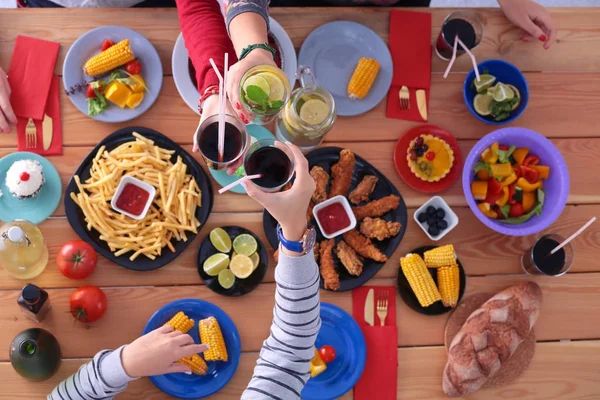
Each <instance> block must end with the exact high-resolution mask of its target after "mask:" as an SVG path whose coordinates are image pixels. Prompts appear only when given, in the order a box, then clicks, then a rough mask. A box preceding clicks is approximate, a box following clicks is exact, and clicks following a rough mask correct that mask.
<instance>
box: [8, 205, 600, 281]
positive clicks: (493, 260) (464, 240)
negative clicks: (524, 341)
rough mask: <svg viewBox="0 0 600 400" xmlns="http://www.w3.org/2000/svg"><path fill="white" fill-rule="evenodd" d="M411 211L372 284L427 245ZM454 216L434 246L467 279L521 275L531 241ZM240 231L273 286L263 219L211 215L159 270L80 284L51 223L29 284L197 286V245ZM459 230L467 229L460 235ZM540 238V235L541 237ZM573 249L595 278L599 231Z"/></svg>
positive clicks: (574, 213) (63, 225) (580, 217)
mask: <svg viewBox="0 0 600 400" xmlns="http://www.w3.org/2000/svg"><path fill="white" fill-rule="evenodd" d="M414 211H415V209H410V210H409V218H410V222H409V223H410V226H409V228H408V230H407V232H406V235H405V236H404V238H403V239H402V243H401V245H400V247H399V248H398V250H397V251H396V252H395V253H394V255H393V256H392V258H391V259H390V261H388V262H387V263H386V265H385V266H384V267H383V268H382V269H381V270H380V271H379V273H377V275H376V276H375V277H376V278H395V277H396V274H397V271H398V262H399V259H400V257H402V256H403V255H404V254H405V253H406V252H408V251H410V250H411V249H414V248H416V247H419V246H422V245H423V244H425V243H429V242H430V241H429V239H427V237H426V235H425V233H424V232H422V231H421V230H420V229H418V228H417V226H416V224H415V222H414V221H413V220H412V214H413V213H414ZM454 211H455V212H456V214H457V215H458V217H459V219H460V226H459V228H458V229H456V230H454V231H453V232H451V233H450V234H448V236H446V237H445V238H444V239H443V240H442V241H440V242H439V244H445V243H453V244H454V245H455V247H456V249H457V251H458V255H459V257H460V260H461V262H462V263H463V265H464V268H465V271H466V273H467V275H470V276H473V275H498V274H520V273H522V269H521V264H520V257H521V254H523V252H524V251H525V250H527V249H528V248H529V247H530V246H532V245H533V242H534V241H535V239H536V238H537V235H536V236H529V237H524V238H522V237H508V236H502V235H500V234H497V233H495V232H493V231H491V230H489V229H488V228H486V227H485V226H484V225H483V224H481V223H480V222H479V221H477V219H476V217H475V215H474V214H473V213H472V212H471V210H470V209H468V208H465V207H459V208H455V209H454ZM590 215H600V206H597V205H594V206H577V207H575V206H567V208H566V209H565V211H564V212H563V213H562V215H561V216H560V218H559V219H558V221H557V222H556V223H554V224H553V225H552V226H551V227H550V228H549V229H547V230H546V231H545V232H544V233H546V232H553V233H559V234H562V235H563V236H565V237H567V236H569V234H570V233H571V232H574V231H576V230H577V229H578V228H579V227H580V226H581V225H583V224H584V223H585V222H586V221H587V220H588V219H589V216H590ZM233 218H235V224H237V225H240V226H243V227H245V228H247V229H250V230H251V231H253V232H254V233H255V234H256V235H257V236H258V237H259V238H260V239H261V241H262V242H263V243H264V244H265V246H267V248H268V251H267V252H268V254H269V257H270V258H269V270H268V272H267V275H266V276H265V279H264V282H266V283H268V282H271V283H272V282H273V281H274V279H273V270H274V268H275V262H274V260H273V259H272V258H271V248H270V246H269V244H268V242H267V240H266V238H265V236H264V233H263V225H262V213H237V214H235V217H232V214H226V213H215V214H213V215H211V217H210V218H209V220H208V223H207V226H206V227H205V228H204V229H202V230H201V231H200V234H199V235H198V236H197V237H196V239H195V240H194V242H193V243H192V244H190V246H189V247H188V248H187V249H186V250H185V251H184V252H183V254H181V256H179V258H177V260H176V261H174V262H172V263H170V264H169V265H168V266H165V267H164V268H161V269H158V270H156V271H152V272H149V273H144V272H138V271H130V270H126V269H124V268H122V267H119V266H118V265H116V264H114V263H112V262H110V261H108V260H107V259H105V258H104V257H100V258H99V262H98V267H97V268H96V271H94V273H93V274H92V275H91V276H90V277H89V278H88V279H86V280H84V281H74V280H71V279H67V278H65V277H64V276H63V275H62V274H61V273H60V272H59V271H58V269H57V267H56V263H55V261H54V260H56V255H57V254H58V251H59V250H60V248H61V246H62V245H63V244H64V243H65V242H66V241H67V240H72V239H77V238H78V237H77V235H76V234H75V232H74V231H73V230H72V229H71V228H70V227H69V225H68V222H67V221H66V220H65V219H52V220H48V221H45V222H44V223H42V224H41V225H40V228H41V229H42V232H43V233H44V235H45V236H46V240H47V245H48V249H49V251H50V261H49V264H48V267H47V268H46V271H44V273H43V274H41V275H40V276H38V277H37V278H35V279H33V280H32V282H33V283H35V284H37V285H39V286H41V287H44V288H67V287H78V286H81V285H83V284H91V285H97V286H167V285H190V284H192V285H196V284H201V283H202V281H201V280H200V277H199V275H198V273H197V271H196V254H197V251H198V247H199V246H200V242H201V241H202V239H203V238H204V237H205V236H206V235H208V233H209V232H210V230H211V229H213V228H215V227H218V226H224V225H227V224H232V219H233ZM461 227H463V228H464V227H469V229H463V228H461ZM541 234H542V233H540V235H541ZM573 245H574V246H575V261H574V263H573V266H572V269H571V272H600V265H599V264H598V262H597V258H598V254H599V251H600V228H598V227H596V226H592V227H590V229H588V230H587V231H586V232H584V233H583V234H582V235H581V236H579V237H578V238H577V241H576V242H574V244H573ZM22 286H23V281H20V280H17V279H13V278H11V277H10V276H8V274H0V289H20V288H21V287H22Z"/></svg>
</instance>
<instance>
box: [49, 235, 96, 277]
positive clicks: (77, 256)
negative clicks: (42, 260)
mask: <svg viewBox="0 0 600 400" xmlns="http://www.w3.org/2000/svg"><path fill="white" fill-rule="evenodd" d="M97 262H98V254H96V250H94V248H93V247H92V246H90V245H89V244H87V243H86V242H84V241H83V240H71V241H69V242H67V243H65V245H64V246H63V247H62V248H61V249H60V252H59V253H58V255H57V256H56V264H57V265H58V269H59V271H60V272H61V273H62V274H63V275H64V276H66V277H67V278H70V279H85V278H87V277H88V276H90V274H91V273H92V272H94V269H95V268H96V263H97Z"/></svg>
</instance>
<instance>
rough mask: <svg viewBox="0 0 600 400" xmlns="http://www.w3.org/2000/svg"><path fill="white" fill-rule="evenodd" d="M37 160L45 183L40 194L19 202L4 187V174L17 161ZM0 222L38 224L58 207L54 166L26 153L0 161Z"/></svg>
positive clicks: (59, 190)
mask: <svg viewBox="0 0 600 400" xmlns="http://www.w3.org/2000/svg"><path fill="white" fill-rule="evenodd" d="M27 159H30V160H37V161H39V162H40V164H42V169H43V171H44V176H45V178H46V183H44V185H43V186H42V190H41V191H40V193H39V194H38V195H37V196H35V197H33V198H31V199H23V200H19V199H17V198H16V197H14V196H13V195H12V194H11V193H10V191H9V190H8V188H7V187H6V184H5V181H6V172H7V171H8V169H9V168H10V166H11V165H12V164H13V163H14V162H15V161H19V160H27ZM0 190H2V196H1V197H0V220H2V221H4V222H10V221H13V220H15V219H26V220H27V221H30V222H33V223H34V224H39V223H40V222H42V221H44V220H45V219H46V218H48V217H49V216H50V215H52V213H53V212H54V211H55V210H56V207H58V203H59V202H60V196H61V195H62V183H61V181H60V175H58V171H56V168H54V165H52V163H51V162H50V161H48V160H47V159H45V158H44V157H42V156H40V155H37V154H34V153H28V152H19V153H12V154H9V155H7V156H6V157H4V158H2V159H0Z"/></svg>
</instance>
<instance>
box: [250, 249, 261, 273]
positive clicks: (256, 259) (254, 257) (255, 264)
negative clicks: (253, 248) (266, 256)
mask: <svg viewBox="0 0 600 400" xmlns="http://www.w3.org/2000/svg"><path fill="white" fill-rule="evenodd" d="M250 259H251V260H252V271H254V270H255V269H256V268H257V267H258V264H259V263H260V256H259V255H258V252H256V253H254V254H252V255H251V256H250Z"/></svg>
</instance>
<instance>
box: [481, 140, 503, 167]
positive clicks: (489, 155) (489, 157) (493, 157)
mask: <svg viewBox="0 0 600 400" xmlns="http://www.w3.org/2000/svg"><path fill="white" fill-rule="evenodd" d="M499 149H500V145H499V144H498V142H495V143H492V145H491V146H490V147H488V148H487V149H485V150H484V151H483V153H481V159H482V160H483V161H485V162H486V163H488V164H495V163H497V162H498V154H497V153H496V150H499Z"/></svg>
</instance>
